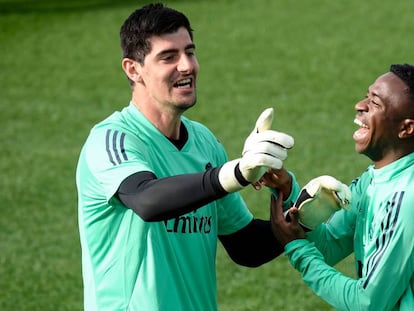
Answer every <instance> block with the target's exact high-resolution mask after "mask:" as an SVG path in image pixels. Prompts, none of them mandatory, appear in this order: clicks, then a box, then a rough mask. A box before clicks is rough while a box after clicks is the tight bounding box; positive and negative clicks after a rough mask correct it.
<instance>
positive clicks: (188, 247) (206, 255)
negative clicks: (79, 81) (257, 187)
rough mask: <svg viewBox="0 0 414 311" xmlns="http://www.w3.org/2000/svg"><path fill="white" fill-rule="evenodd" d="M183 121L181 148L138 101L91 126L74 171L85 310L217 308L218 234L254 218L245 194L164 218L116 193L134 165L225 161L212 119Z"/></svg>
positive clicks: (179, 166) (165, 171) (197, 166)
mask: <svg viewBox="0 0 414 311" xmlns="http://www.w3.org/2000/svg"><path fill="white" fill-rule="evenodd" d="M182 123H183V124H184V126H185V127H186V129H187V131H188V140H187V142H186V144H185V145H184V147H183V148H182V149H181V150H178V149H177V148H176V147H175V146H174V145H173V144H172V143H171V142H170V141H169V140H168V139H167V138H166V137H165V136H164V135H162V133H160V132H159V131H158V130H157V129H156V128H155V127H154V126H153V125H152V124H151V123H150V122H149V121H148V120H147V119H146V118H145V117H144V116H143V115H142V114H141V113H140V112H139V110H138V109H137V108H136V107H135V106H134V105H133V104H132V103H131V104H130V105H129V106H128V107H126V108H124V109H123V110H122V111H121V112H116V113H114V114H113V115H111V116H110V117H109V118H108V119H106V120H104V121H102V122H101V123H99V124H97V125H96V126H95V127H94V128H93V129H92V130H91V132H90V135H89V137H88V138H87V140H86V143H85V145H84V146H83V148H82V151H81V154H80V158H79V162H78V167H77V174H76V175H77V176H76V182H77V189H78V203H79V210H78V214H79V231H80V239H81V246H82V271H83V279H84V296H85V297H84V300H85V310H111V311H114V310H145V311H151V310H163V311H166V310H174V311H179V310H183V311H188V310H216V309H217V297H216V272H215V260H216V248H217V236H218V235H220V234H230V233H233V232H235V231H237V230H239V229H241V228H242V227H244V226H246V225H247V224H248V223H249V222H250V221H251V220H252V219H253V215H252V214H251V213H250V212H249V210H248V209H247V207H246V204H245V202H244V201H243V199H242V198H241V196H240V194H239V193H232V194H228V195H226V196H225V197H223V198H222V199H219V200H216V201H214V202H212V203H209V204H207V205H205V206H203V207H201V208H199V209H197V210H194V211H193V212H190V213H188V214H185V215H183V216H181V217H177V218H174V219H170V220H168V221H160V222H145V221H143V220H142V219H141V218H140V217H139V216H138V215H137V214H136V213H134V211H133V210H131V209H128V208H127V207H125V206H124V205H123V204H122V203H121V202H120V201H119V200H118V199H117V198H116V196H114V194H115V193H116V191H117V189H118V188H119V186H120V183H121V182H122V181H123V180H124V179H125V178H126V177H128V176H130V175H132V174H134V173H136V172H141V171H149V172H153V173H154V174H155V175H156V176H157V178H163V177H168V176H174V175H179V174H189V173H196V172H202V171H205V170H206V168H209V167H217V166H220V165H222V164H223V163H225V162H226V161H227V155H226V153H225V151H224V149H223V147H222V145H221V144H220V143H219V142H218V141H217V139H216V138H215V137H214V136H213V134H212V133H211V132H210V131H209V130H208V129H207V128H206V127H204V126H203V125H201V124H199V123H197V122H194V121H190V120H189V119H187V118H185V117H182Z"/></svg>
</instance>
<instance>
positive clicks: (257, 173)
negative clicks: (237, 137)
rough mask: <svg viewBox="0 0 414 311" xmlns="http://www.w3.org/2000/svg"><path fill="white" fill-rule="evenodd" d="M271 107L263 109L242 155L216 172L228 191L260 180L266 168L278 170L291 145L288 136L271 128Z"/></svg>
mask: <svg viewBox="0 0 414 311" xmlns="http://www.w3.org/2000/svg"><path fill="white" fill-rule="evenodd" d="M272 121H273V108H268V109H266V110H264V111H263V112H262V113H261V115H260V116H259V118H258V119H257V121H256V125H255V127H254V129H253V131H252V132H251V133H250V135H249V136H248V137H247V139H246V141H245V143H244V148H243V153H242V157H241V158H240V159H236V160H233V161H230V162H227V163H225V164H224V165H223V166H222V167H221V169H220V172H219V182H220V184H221V186H222V187H223V188H224V190H226V191H227V192H235V191H238V190H240V189H242V188H243V187H245V186H247V185H249V184H250V183H253V182H256V181H258V180H260V178H261V177H262V176H263V174H264V173H265V172H266V171H267V170H268V169H280V168H281V167H282V166H283V161H284V160H285V159H286V158H287V149H290V148H292V147H293V144H294V140H293V138H292V137H291V136H289V135H287V134H284V133H281V132H276V131H272V130H270V127H271V125H272Z"/></svg>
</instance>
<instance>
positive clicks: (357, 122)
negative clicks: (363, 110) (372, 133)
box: [354, 118, 368, 129]
mask: <svg viewBox="0 0 414 311" xmlns="http://www.w3.org/2000/svg"><path fill="white" fill-rule="evenodd" d="M354 123H355V124H356V125H358V126H360V127H363V128H366V129H367V128H368V125H366V124H364V123H362V121H360V120H358V119H356V118H355V119H354Z"/></svg>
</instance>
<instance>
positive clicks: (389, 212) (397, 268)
mask: <svg viewBox="0 0 414 311" xmlns="http://www.w3.org/2000/svg"><path fill="white" fill-rule="evenodd" d="M296 188H297V187H296ZM350 189H351V192H352V203H351V208H350V210H348V211H347V210H341V211H339V212H337V213H336V214H334V215H333V217H332V218H331V219H330V221H329V222H328V223H327V224H322V225H320V226H318V227H317V228H316V229H315V230H314V231H312V232H310V233H309V234H308V236H307V239H306V240H305V239H304V240H295V241H292V242H290V243H289V244H287V245H286V247H285V252H286V254H287V256H288V258H289V260H290V262H291V263H292V265H293V266H294V267H295V268H296V269H297V270H298V271H300V272H301V273H302V278H303V280H304V281H305V283H306V284H307V285H308V286H309V287H310V288H311V289H312V290H313V291H314V292H315V293H316V294H317V295H319V296H320V297H321V298H322V299H324V300H325V301H327V302H328V303H329V304H331V305H332V306H334V307H335V308H336V309H338V310H352V311H357V310H375V311H378V310H407V311H408V310H414V292H413V291H414V153H412V154H409V155H407V156H405V157H403V158H401V159H399V160H397V161H395V162H393V163H391V164H389V165H387V166H385V167H383V168H381V169H375V168H374V167H373V165H371V166H369V167H368V168H367V170H366V171H365V172H364V173H363V174H362V175H361V176H360V177H359V178H357V179H355V180H354V181H353V182H352V183H351V185H350ZM352 252H354V255H355V268H356V275H357V278H356V279H354V278H351V277H348V276H345V275H344V274H342V273H341V272H339V271H338V270H336V269H334V268H333V267H332V266H333V265H335V264H336V263H337V262H339V261H340V260H342V259H343V258H345V257H346V256H348V255H349V254H351V253H352Z"/></svg>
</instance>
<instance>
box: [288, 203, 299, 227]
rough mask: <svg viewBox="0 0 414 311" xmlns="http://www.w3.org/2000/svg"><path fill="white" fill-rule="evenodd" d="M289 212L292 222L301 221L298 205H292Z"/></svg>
mask: <svg viewBox="0 0 414 311" xmlns="http://www.w3.org/2000/svg"><path fill="white" fill-rule="evenodd" d="M288 214H289V217H290V221H291V222H292V223H294V224H296V223H298V222H299V210H298V208H297V207H291V208H290V209H289V211H288Z"/></svg>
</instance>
